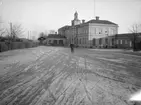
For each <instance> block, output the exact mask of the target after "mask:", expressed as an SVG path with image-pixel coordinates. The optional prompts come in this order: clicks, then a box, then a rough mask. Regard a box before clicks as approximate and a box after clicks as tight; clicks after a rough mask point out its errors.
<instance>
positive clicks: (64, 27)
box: [59, 25, 71, 29]
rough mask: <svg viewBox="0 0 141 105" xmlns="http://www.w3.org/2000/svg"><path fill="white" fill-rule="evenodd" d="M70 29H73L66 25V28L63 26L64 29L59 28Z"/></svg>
mask: <svg viewBox="0 0 141 105" xmlns="http://www.w3.org/2000/svg"><path fill="white" fill-rule="evenodd" d="M69 27H71V26H68V25H66V26H63V27H61V28H59V29H67V28H69Z"/></svg>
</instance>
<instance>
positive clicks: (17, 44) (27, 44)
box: [0, 42, 38, 52]
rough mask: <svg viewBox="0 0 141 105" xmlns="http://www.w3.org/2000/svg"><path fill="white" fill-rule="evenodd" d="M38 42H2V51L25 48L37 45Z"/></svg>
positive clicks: (0, 46)
mask: <svg viewBox="0 0 141 105" xmlns="http://www.w3.org/2000/svg"><path fill="white" fill-rule="evenodd" d="M37 46H38V43H37V42H10V43H6V42H0V52H3V51H8V50H13V49H23V48H31V47H37Z"/></svg>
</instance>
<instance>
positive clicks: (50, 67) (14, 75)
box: [0, 46, 141, 105]
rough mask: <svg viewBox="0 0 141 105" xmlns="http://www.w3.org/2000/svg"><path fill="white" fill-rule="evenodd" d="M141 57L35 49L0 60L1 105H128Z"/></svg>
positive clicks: (138, 84) (139, 81)
mask: <svg viewBox="0 0 141 105" xmlns="http://www.w3.org/2000/svg"><path fill="white" fill-rule="evenodd" d="M140 88H141V57H139V56H130V55H129V54H127V55H126V54H122V52H117V53H115V52H112V51H106V52H104V51H92V50H88V49H77V50H75V53H74V54H71V53H70V49H68V48H60V47H43V46H42V47H37V48H31V49H23V50H15V51H9V52H4V53H1V54H0V105H133V102H129V98H130V96H131V94H133V93H135V92H136V91H138V90H139V89H140Z"/></svg>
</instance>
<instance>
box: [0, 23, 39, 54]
mask: <svg viewBox="0 0 141 105" xmlns="http://www.w3.org/2000/svg"><path fill="white" fill-rule="evenodd" d="M9 25H10V28H0V52H2V51H7V50H11V49H21V48H30V47H35V46H37V45H38V43H37V42H34V41H32V40H28V39H26V38H21V37H22V36H23V34H24V32H25V30H24V28H22V26H21V25H20V24H12V23H10V24H9Z"/></svg>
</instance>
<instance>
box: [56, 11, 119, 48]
mask: <svg viewBox="0 0 141 105" xmlns="http://www.w3.org/2000/svg"><path fill="white" fill-rule="evenodd" d="M58 33H59V34H60V35H61V36H65V37H66V42H67V43H66V44H67V45H69V44H71V43H73V44H75V45H76V46H79V47H94V46H95V47H99V46H101V45H105V44H109V43H107V42H108V41H107V40H110V39H107V38H105V37H107V36H113V35H116V34H118V25H117V24H115V23H113V22H111V21H108V20H100V19H99V17H98V16H97V17H96V19H92V20H90V21H87V22H85V20H82V22H81V21H80V20H79V19H78V13H77V12H75V14H74V19H73V20H72V21H71V26H69V25H66V26H64V27H61V28H59V29H58ZM100 38H102V40H101V39H100ZM104 38H105V39H104Z"/></svg>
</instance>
